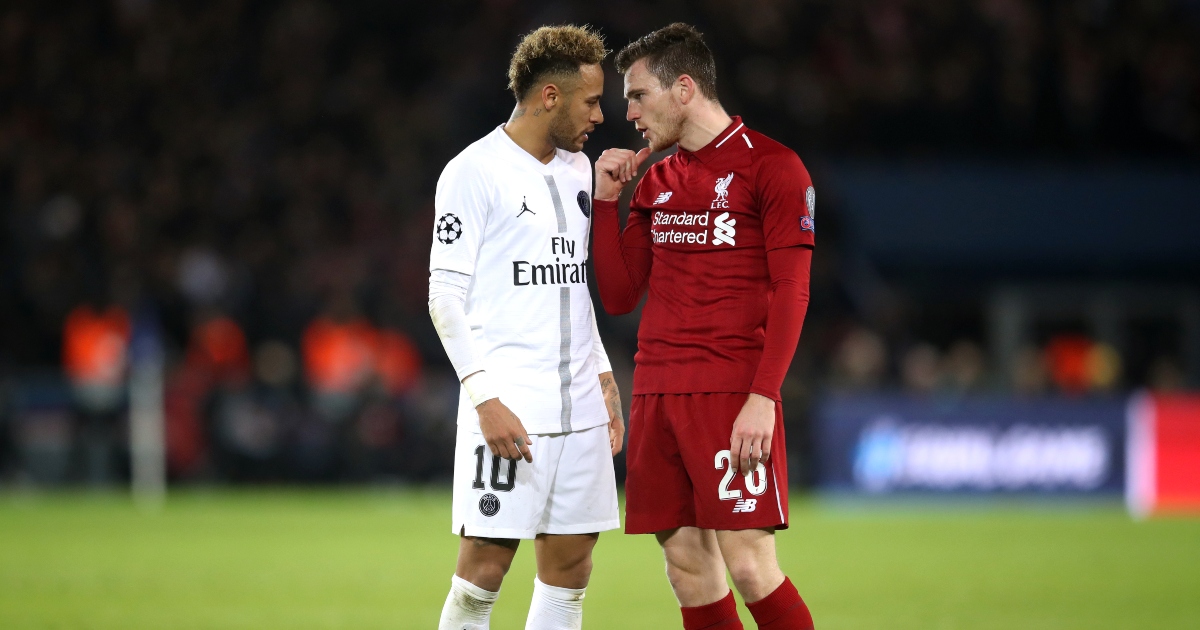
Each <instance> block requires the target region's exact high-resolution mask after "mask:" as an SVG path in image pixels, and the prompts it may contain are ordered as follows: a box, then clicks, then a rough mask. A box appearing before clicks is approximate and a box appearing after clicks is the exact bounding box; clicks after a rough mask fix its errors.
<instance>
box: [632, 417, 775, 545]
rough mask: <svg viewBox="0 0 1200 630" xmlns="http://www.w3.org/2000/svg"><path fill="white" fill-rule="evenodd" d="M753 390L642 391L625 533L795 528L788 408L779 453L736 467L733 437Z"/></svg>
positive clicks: (634, 419)
mask: <svg viewBox="0 0 1200 630" xmlns="http://www.w3.org/2000/svg"><path fill="white" fill-rule="evenodd" d="M747 396H748V394H643V395H635V396H634V397H633V401H632V402H631V406H630V410H629V450H628V452H627V453H626V456H625V462H626V467H627V475H626V478H625V533H626V534H649V533H653V532H658V531H662V530H666V529H674V528H676V527H684V526H693V527H701V528H704V529H725V530H733V529H753V528H765V527H774V528H776V529H786V528H787V522H788V519H787V515H788V496H787V488H788V485H787V455H786V450H785V448H784V433H783V410H782V409H781V408H780V405H779V404H778V403H776V404H775V433H774V435H773V436H772V438H771V458H770V459H769V460H768V461H766V462H764V463H760V464H759V467H758V469H757V470H756V471H755V472H753V473H751V474H750V475H749V476H748V477H744V476H742V475H739V474H736V473H734V472H733V471H732V468H731V466H730V464H731V463H732V462H731V460H733V461H736V458H737V455H731V454H730V452H729V436H730V434H731V433H732V432H733V421H734V420H736V419H737V415H738V412H740V411H741V410H742V405H743V404H745V402H746V397H747Z"/></svg>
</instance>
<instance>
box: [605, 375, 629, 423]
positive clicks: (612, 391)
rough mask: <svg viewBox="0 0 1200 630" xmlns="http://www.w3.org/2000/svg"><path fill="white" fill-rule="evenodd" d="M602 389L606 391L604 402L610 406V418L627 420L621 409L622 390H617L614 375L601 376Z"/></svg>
mask: <svg viewBox="0 0 1200 630" xmlns="http://www.w3.org/2000/svg"><path fill="white" fill-rule="evenodd" d="M600 389H601V391H603V392H604V404H605V405H606V406H607V407H608V415H609V417H610V418H620V419H621V422H622V423H623V422H625V414H624V412H622V411H621V392H620V391H618V390H617V381H616V380H614V379H613V377H612V376H601V377H600Z"/></svg>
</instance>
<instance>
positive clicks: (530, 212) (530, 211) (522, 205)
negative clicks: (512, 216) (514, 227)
mask: <svg viewBox="0 0 1200 630" xmlns="http://www.w3.org/2000/svg"><path fill="white" fill-rule="evenodd" d="M526 212H528V213H529V214H532V215H537V213H536V212H534V211H533V210H530V209H529V206H527V205H525V198H524V197H521V211H520V212H518V213H517V216H518V217H519V216H521V215H522V214H525V213H526Z"/></svg>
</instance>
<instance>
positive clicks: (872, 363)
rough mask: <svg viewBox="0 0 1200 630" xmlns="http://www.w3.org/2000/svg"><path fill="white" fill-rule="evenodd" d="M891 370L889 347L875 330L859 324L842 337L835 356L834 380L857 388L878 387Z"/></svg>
mask: <svg viewBox="0 0 1200 630" xmlns="http://www.w3.org/2000/svg"><path fill="white" fill-rule="evenodd" d="M886 369H887V346H886V345H884V341H883V338H882V337H880V336H879V335H878V334H877V333H875V332H874V331H872V330H870V329H868V328H863V327H856V328H854V329H852V330H851V331H850V332H849V334H847V335H846V336H845V338H844V339H843V340H842V343H841V345H840V346H839V347H838V349H837V354H836V355H834V359H833V373H834V383H835V384H836V385H838V386H840V387H848V388H854V389H861V388H868V387H877V386H878V385H879V384H880V383H881V381H882V379H883V378H884V376H885V370H886Z"/></svg>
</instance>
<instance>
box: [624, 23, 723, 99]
mask: <svg viewBox="0 0 1200 630" xmlns="http://www.w3.org/2000/svg"><path fill="white" fill-rule="evenodd" d="M639 59H645V60H646V69H647V70H649V71H650V74H653V75H654V76H656V77H658V82H659V83H660V84H662V86H663V87H664V88H667V87H670V85H671V84H672V83H674V82H675V79H678V78H679V76H680V75H683V74H686V75H688V76H690V77H692V80H693V81H695V82H696V87H698V88H699V89H700V92H701V93H702V94H704V95H705V96H707V97H708V98H709V99H712V100H714V101H715V100H717V62H716V61H714V60H713V54H712V51H711V50H709V49H708V45H707V44H705V43H704V36H703V35H701V34H700V31H698V30H696V27H694V26H692V25H691V24H684V23H683V22H676V23H674V24H669V25H667V26H664V27H662V28H660V29H658V30H657V31H654V32H653V33H650V34H649V35H645V36H643V37H642V38H641V39H639V40H637V41H635V42H632V43H630V44H629V45H628V46H626V47H625V48H623V49H621V52H619V53H617V70H619V71H620V72H621V74H625V73H626V72H629V68H630V66H632V65H633V64H634V63H636V62H637V61H638V60H639Z"/></svg>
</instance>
